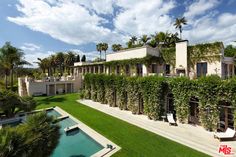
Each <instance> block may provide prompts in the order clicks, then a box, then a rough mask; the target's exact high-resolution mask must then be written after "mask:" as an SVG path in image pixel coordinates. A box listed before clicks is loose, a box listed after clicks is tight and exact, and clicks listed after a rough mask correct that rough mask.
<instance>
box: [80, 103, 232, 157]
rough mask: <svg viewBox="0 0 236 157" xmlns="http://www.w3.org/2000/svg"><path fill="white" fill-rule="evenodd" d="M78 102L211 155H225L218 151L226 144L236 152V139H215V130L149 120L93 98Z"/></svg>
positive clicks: (216, 156)
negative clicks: (95, 100) (222, 140)
mask: <svg viewBox="0 0 236 157" xmlns="http://www.w3.org/2000/svg"><path fill="white" fill-rule="evenodd" d="M78 102H79V103H82V104H84V105H86V106H89V107H91V108H94V109H96V110H99V111H101V112H104V113H106V114H109V115H111V116H113V117H116V118H118V119H121V120H124V121H126V122H128V123H130V124H133V125H136V126H138V127H140V128H143V129H145V130H148V131H151V132H153V133H156V134H158V135H161V136H163V137H165V138H168V139H170V140H173V141H175V142H178V143H181V144H183V145H186V146H188V147H191V148H193V149H195V150H198V151H200V152H203V153H206V154H208V155H210V156H214V157H218V156H219V157H220V156H221V157H222V156H224V155H223V154H219V153H218V151H219V146H220V145H225V144H226V145H227V146H230V147H232V149H233V152H234V153H236V141H224V142H220V141H219V140H217V139H214V136H213V132H209V131H206V130H205V129H204V128H203V127H201V126H193V125H190V124H180V123H178V126H170V125H169V123H167V122H163V121H153V120H149V119H148V118H147V116H145V115H134V114H132V113H131V112H130V111H124V110H120V109H119V108H118V107H109V105H104V104H101V103H98V102H93V101H92V100H78ZM234 155H235V154H234ZM227 156H232V155H227Z"/></svg>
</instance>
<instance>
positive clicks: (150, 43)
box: [148, 39, 157, 48]
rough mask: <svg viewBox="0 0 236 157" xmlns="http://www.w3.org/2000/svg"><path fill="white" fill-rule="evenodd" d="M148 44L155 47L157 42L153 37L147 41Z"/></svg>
mask: <svg viewBox="0 0 236 157" xmlns="http://www.w3.org/2000/svg"><path fill="white" fill-rule="evenodd" d="M148 45H149V46H151V47H153V48H155V47H157V42H156V40H155V39H152V40H151V41H150V42H148Z"/></svg>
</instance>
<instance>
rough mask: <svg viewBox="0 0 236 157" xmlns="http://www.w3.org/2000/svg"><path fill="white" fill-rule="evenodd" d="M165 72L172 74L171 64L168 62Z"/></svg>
mask: <svg viewBox="0 0 236 157" xmlns="http://www.w3.org/2000/svg"><path fill="white" fill-rule="evenodd" d="M165 72H166V74H170V65H169V64H166V66H165Z"/></svg>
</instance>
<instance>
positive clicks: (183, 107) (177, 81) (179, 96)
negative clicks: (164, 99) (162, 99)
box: [169, 77, 196, 123]
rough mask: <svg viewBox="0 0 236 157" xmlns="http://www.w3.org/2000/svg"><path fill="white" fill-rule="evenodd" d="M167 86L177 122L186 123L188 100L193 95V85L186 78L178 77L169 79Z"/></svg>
mask: <svg viewBox="0 0 236 157" xmlns="http://www.w3.org/2000/svg"><path fill="white" fill-rule="evenodd" d="M169 84H170V86H171V92H172V93H173V96H174V107H175V110H176V115H177V118H178V120H179V122H181V123H187V122H188V116H189V100H190V98H191V97H192V96H194V95H195V91H196V89H195V88H196V86H195V83H194V81H192V80H189V79H188V78H186V77H178V78H173V79H170V80H169Z"/></svg>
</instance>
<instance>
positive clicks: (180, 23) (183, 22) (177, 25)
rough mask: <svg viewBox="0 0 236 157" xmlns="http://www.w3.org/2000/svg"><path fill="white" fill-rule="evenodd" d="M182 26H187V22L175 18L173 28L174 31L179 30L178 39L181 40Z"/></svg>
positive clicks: (183, 19)
mask: <svg viewBox="0 0 236 157" xmlns="http://www.w3.org/2000/svg"><path fill="white" fill-rule="evenodd" d="M183 25H187V20H186V19H185V17H182V18H176V20H175V23H174V26H175V28H176V29H179V33H180V39H182V27H183Z"/></svg>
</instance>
